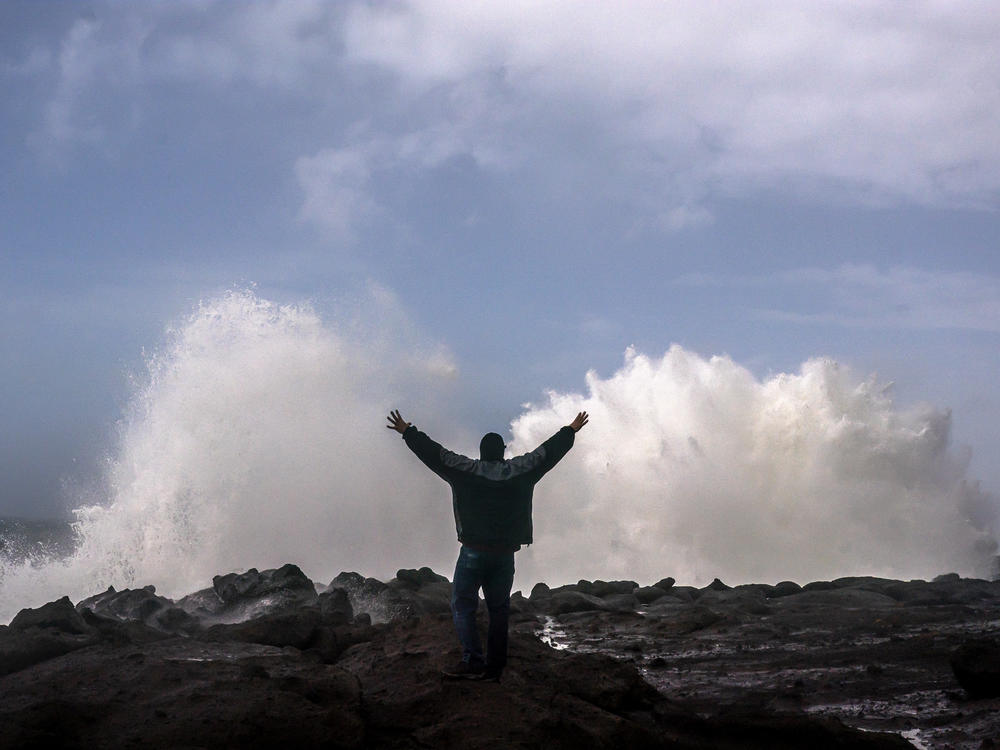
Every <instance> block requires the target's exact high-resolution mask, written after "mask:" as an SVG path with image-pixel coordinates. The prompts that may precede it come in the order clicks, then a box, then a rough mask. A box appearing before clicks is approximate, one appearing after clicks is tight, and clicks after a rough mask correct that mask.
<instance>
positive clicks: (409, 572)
mask: <svg viewBox="0 0 1000 750" xmlns="http://www.w3.org/2000/svg"><path fill="white" fill-rule="evenodd" d="M394 583H395V584H396V585H402V586H407V587H409V588H413V589H418V588H420V586H421V584H422V583H423V581H422V580H420V571H418V570H414V569H412V568H411V569H406V568H403V569H401V570H397V571H396V578H395V579H394V580H393V581H389V585H390V586H392V585H393V584H394Z"/></svg>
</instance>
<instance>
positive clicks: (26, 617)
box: [10, 596, 93, 635]
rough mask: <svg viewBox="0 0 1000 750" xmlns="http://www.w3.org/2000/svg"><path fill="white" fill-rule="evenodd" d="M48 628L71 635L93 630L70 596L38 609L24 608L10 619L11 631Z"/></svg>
mask: <svg viewBox="0 0 1000 750" xmlns="http://www.w3.org/2000/svg"><path fill="white" fill-rule="evenodd" d="M30 628H46V629H49V630H55V631H58V632H60V633H69V634H71V635H89V634H91V633H92V632H93V630H92V629H91V628H89V627H88V626H87V623H85V622H84V621H83V618H82V617H81V616H80V613H79V612H77V611H76V608H75V607H74V606H73V602H71V601H70V600H69V597H68V596H64V597H62V598H61V599H57V600H56V601H54V602H49V603H48V604H43V605H42V606H41V607H38V608H37V609H22V610H21V611H20V612H18V613H17V615H15V617H14V619H13V620H11V621H10V630H11V631H15V632H16V631H25V630H28V629H30Z"/></svg>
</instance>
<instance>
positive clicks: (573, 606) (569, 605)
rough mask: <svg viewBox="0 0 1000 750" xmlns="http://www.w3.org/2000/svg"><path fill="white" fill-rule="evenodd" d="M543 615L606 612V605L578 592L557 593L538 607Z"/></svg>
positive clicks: (602, 601) (594, 597) (598, 599)
mask: <svg viewBox="0 0 1000 750" xmlns="http://www.w3.org/2000/svg"><path fill="white" fill-rule="evenodd" d="M540 607H541V609H542V611H543V612H545V614H548V615H563V614H566V613H568V612H589V611H595V610H597V611H606V610H608V609H609V607H608V605H607V604H606V603H605V602H604V600H603V599H601V598H600V597H597V596H592V595H590V594H583V593H581V592H579V591H558V592H556V593H554V594H552V596H551V597H550V598H549V599H548V601H546V602H544V603H543V604H541V605H540Z"/></svg>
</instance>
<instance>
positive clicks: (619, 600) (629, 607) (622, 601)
mask: <svg viewBox="0 0 1000 750" xmlns="http://www.w3.org/2000/svg"><path fill="white" fill-rule="evenodd" d="M599 598H600V599H601V601H603V602H604V604H605V606H606V607H607V608H608V609H609V610H610V611H612V612H635V611H636V610H638V609H639V600H638V599H637V598H636V597H635V596H634V595H633V594H609V595H607V596H602V597H599Z"/></svg>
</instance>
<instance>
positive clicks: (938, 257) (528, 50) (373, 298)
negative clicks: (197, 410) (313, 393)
mask: <svg viewBox="0 0 1000 750" xmlns="http://www.w3.org/2000/svg"><path fill="white" fill-rule="evenodd" d="M998 38H1000V6H997V5H996V4H995V3H992V2H911V3H906V4H899V3H897V2H882V1H879V0H871V1H870V2H866V3H860V4H859V3H847V2H828V3H812V2H808V3H807V2H801V3H782V4H775V3H770V2H740V3H730V2H712V3H706V2H674V3H660V2H641V1H638V0H636V1H634V2H621V3H596V2H595V3H579V2H548V3H544V4H539V3H533V2H510V1H509V0H504V1H503V2H501V1H500V0H495V1H494V0H484V2H477V3H462V2H430V1H419V0H418V1H413V2H394V3H382V2H353V1H350V0H347V1H345V2H339V3H323V2H308V1H305V0H304V1H302V2H262V1H260V2H248V3H224V2H201V1H199V2H194V1H186V2H143V3H126V2H98V1H96V0H84V1H81V2H44V3H39V2H34V1H27V2H21V1H19V0H7V1H6V2H4V3H2V4H0V390H2V393H3V398H2V399H0V420H2V424H3V427H4V429H3V430H2V434H0V476H2V477H3V481H2V483H0V515H12V516H24V517H35V518H43V517H54V516H65V515H66V514H67V511H68V509H69V508H71V507H73V505H74V503H75V502H77V500H78V498H79V496H80V492H81V491H80V489H79V488H80V487H84V486H89V485H90V484H92V483H93V482H94V480H95V477H98V476H100V475H101V474H102V472H103V471H104V467H105V466H106V465H107V462H108V460H109V456H110V455H112V454H113V453H114V451H115V445H116V439H117V437H116V436H118V435H119V434H120V432H121V429H122V428H121V425H122V420H123V418H124V415H125V414H126V413H127V411H128V405H129V403H130V401H131V400H132V399H133V398H134V394H135V393H136V390H137V388H138V386H137V385H136V383H137V382H138V381H141V380H142V379H143V378H144V377H148V375H147V374H146V373H147V366H146V363H147V361H148V360H149V358H150V357H151V356H153V355H154V354H155V353H156V352H157V351H160V350H161V349H162V347H163V346H164V345H165V344H164V342H165V340H166V338H167V336H168V334H167V333H166V331H167V330H168V329H169V328H170V327H171V326H174V327H176V326H177V325H178V324H179V321H183V320H185V319H186V316H189V315H191V314H192V311H194V310H197V309H198V305H199V303H202V302H204V301H206V300H212V299H218V298H220V295H224V294H225V293H226V292H227V291H233V290H237V291H239V290H246V289H252V290H253V294H255V295H257V296H258V297H259V298H261V299H266V300H273V301H275V302H277V303H278V304H303V303H309V304H310V305H312V307H313V308H314V309H315V310H316V311H317V312H318V314H319V315H321V316H322V317H323V319H324V320H327V321H334V322H338V321H339V322H342V323H343V324H344V325H349V324H352V322H353V324H356V325H358V326H359V327H360V329H361V330H364V331H366V332H367V334H366V335H372V336H377V332H379V331H388V332H390V333H387V334H386V335H390V336H392V337H394V340H395V341H396V343H395V344H394V345H393V346H392V347H389V348H388V349H385V350H384V351H383V354H384V356H385V357H387V358H393V359H397V360H398V359H399V358H400V357H401V356H402V355H401V354H400V352H411V353H413V352H416V353H419V354H420V355H421V356H424V357H430V358H432V359H434V358H436V360H437V361H439V362H440V363H441V366H440V367H439V368H438V369H437V370H435V372H437V373H438V375H439V376H440V378H442V379H446V380H448V382H449V385H448V389H449V391H448V393H449V396H448V398H447V399H444V400H443V401H441V400H431V399H428V400H427V402H426V403H423V402H421V401H420V400H419V398H415V400H413V401H411V402H410V403H397V404H386V405H385V407H386V409H388V408H390V407H398V408H400V409H402V411H403V414H404V416H406V417H408V418H412V419H414V420H415V421H418V422H419V423H421V424H426V425H431V426H433V427H435V428H436V429H437V430H438V431H439V432H440V433H441V434H443V435H445V436H447V437H450V436H458V435H466V434H482V433H483V432H485V431H487V430H497V431H500V432H504V433H505V434H507V435H509V434H510V425H511V423H512V421H514V420H516V419H517V418H518V417H519V415H521V414H522V411H523V405H524V404H525V403H529V402H531V403H537V402H539V401H541V400H544V398H545V397H546V396H545V394H546V393H547V392H549V391H559V392H577V391H582V390H584V389H585V388H586V387H587V373H588V372H593V373H596V374H597V375H598V376H599V377H601V378H609V377H611V376H613V375H614V373H616V372H618V371H619V370H620V368H622V367H623V366H624V363H626V360H627V357H628V356H629V355H628V354H627V352H628V351H633V352H635V351H637V352H640V353H642V354H645V355H648V356H650V357H658V356H662V355H663V354H664V353H665V352H667V351H668V350H669V348H670V347H671V345H673V344H678V345H680V346H681V347H683V349H684V350H685V351H689V352H694V353H697V354H698V355H699V356H701V357H712V356H715V355H724V356H727V357H729V358H731V359H732V360H733V361H734V362H737V363H739V364H740V366H742V367H745V368H747V369H748V370H749V371H750V372H751V373H753V375H754V376H755V377H757V378H759V379H766V378H769V377H773V376H774V375H776V374H780V373H794V372H798V371H799V369H800V368H801V367H802V364H803V363H804V362H806V361H808V360H811V359H814V358H817V357H826V358H831V359H833V360H835V361H836V362H838V363H840V364H841V365H843V366H844V367H845V368H848V369H849V370H850V372H852V373H855V374H856V376H857V378H858V379H859V380H864V379H867V378H871V377H875V378H877V380H878V382H879V383H884V384H889V383H892V384H893V385H892V391H891V393H892V398H893V399H894V403H896V404H898V406H899V408H900V409H906V408H909V407H911V406H917V405H920V404H929V405H931V406H933V407H934V408H935V409H938V410H942V411H943V412H945V413H950V415H951V421H950V427H949V429H950V433H949V438H948V439H949V441H950V445H951V450H952V451H953V452H954V454H955V455H956V456H960V457H964V458H963V459H962V460H967V461H968V471H967V476H968V477H969V479H970V480H973V481H974V480H980V481H981V482H982V486H983V488H984V489H985V491H987V492H988V493H991V494H993V495H994V496H996V495H998V494H1000V461H998V460H997V440H996V428H995V425H996V424H997V423H998V421H1000V395H998V393H997V388H996V385H995V373H996V372H997V371H1000V260H998V249H1000V248H998V238H1000V216H998V212H997V208H998V199H1000V137H998V135H1000V47H998V45H997V44H996V39H998ZM357 321H362V322H361V323H360V324H358V323H357ZM630 347H631V350H630ZM396 364H397V365H398V362H396ZM425 377H427V376H426V373H423V374H421V375H420V376H419V378H418V380H419V379H420V378H425ZM420 382H423V381H422V380H421V381H420ZM432 404H433V405H434V409H435V411H434V412H433V413H428V412H429V410H430V408H431V405H432ZM421 407H423V409H424V412H423V413H422V412H421ZM411 415H412V416H411ZM571 418H572V414H567V417H566V421H567V422H568V421H569V419H571ZM378 426H379V429H381V424H379V425H378ZM457 448H459V449H462V448H464V449H465V450H466V451H470V450H473V449H474V445H468V446H457Z"/></svg>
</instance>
